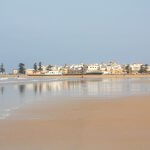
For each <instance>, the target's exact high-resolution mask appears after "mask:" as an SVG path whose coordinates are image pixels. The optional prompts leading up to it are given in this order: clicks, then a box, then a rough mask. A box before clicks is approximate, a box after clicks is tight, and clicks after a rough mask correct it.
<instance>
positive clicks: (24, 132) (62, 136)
mask: <svg viewBox="0 0 150 150" xmlns="http://www.w3.org/2000/svg"><path fill="white" fill-rule="evenodd" d="M149 100H150V96H131V97H122V98H121V97H120V98H119V97H118V98H116V99H113V100H112V99H107V100H99V99H98V98H73V99H72V100H70V98H68V99H62V100H61V101H55V100H54V101H47V100H45V101H44V102H36V103H34V105H28V106H25V107H23V108H21V109H18V110H16V112H14V113H13V115H12V116H11V117H9V118H8V119H5V120H1V121H0V149H1V150H20V149H21V150H49V149H52V150H60V149H61V150H91V149H93V150H99V149H102V150H120V149H121V150H149V149H150V142H149V140H150V118H149V116H150V109H149V106H150V101H149ZM30 116H32V117H30Z"/></svg>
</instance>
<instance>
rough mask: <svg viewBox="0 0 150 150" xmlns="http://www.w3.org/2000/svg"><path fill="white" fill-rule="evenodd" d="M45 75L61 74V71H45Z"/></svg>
mask: <svg viewBox="0 0 150 150" xmlns="http://www.w3.org/2000/svg"><path fill="white" fill-rule="evenodd" d="M45 75H62V71H58V70H55V71H48V72H46V73H45Z"/></svg>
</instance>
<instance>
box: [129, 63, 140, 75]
mask: <svg viewBox="0 0 150 150" xmlns="http://www.w3.org/2000/svg"><path fill="white" fill-rule="evenodd" d="M142 65H143V64H136V63H135V64H131V65H130V68H131V70H132V72H133V73H138V72H139V71H140V69H141V66H142Z"/></svg>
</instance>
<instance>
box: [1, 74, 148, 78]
mask: <svg viewBox="0 0 150 150" xmlns="http://www.w3.org/2000/svg"><path fill="white" fill-rule="evenodd" d="M0 77H1V78H34V79H36V78H52V79H53V78H55V79H66V78H71V79H72V78H89V79H91V78H102V79H103V78H104V79H106V78H117V79H118V78H150V74H110V75H96V74H91V75H88V74H84V75H80V74H79V75H47V76H46V75H19V76H18V75H0Z"/></svg>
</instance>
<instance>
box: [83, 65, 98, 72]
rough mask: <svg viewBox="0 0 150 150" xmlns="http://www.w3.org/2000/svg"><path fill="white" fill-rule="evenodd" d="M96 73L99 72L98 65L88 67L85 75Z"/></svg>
mask: <svg viewBox="0 0 150 150" xmlns="http://www.w3.org/2000/svg"><path fill="white" fill-rule="evenodd" d="M98 72H100V65H98V64H91V65H88V68H87V71H86V73H98Z"/></svg>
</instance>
